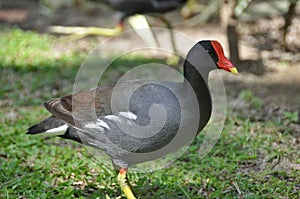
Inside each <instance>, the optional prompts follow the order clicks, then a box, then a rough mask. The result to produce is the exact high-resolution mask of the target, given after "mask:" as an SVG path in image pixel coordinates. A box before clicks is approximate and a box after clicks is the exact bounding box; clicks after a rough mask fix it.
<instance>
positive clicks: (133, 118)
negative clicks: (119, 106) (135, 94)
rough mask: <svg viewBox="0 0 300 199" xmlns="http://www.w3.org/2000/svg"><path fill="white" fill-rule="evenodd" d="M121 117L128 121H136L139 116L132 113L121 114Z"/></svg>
mask: <svg viewBox="0 0 300 199" xmlns="http://www.w3.org/2000/svg"><path fill="white" fill-rule="evenodd" d="M119 116H122V117H126V118H127V119H130V120H136V118H137V116H136V115H135V114H133V113H132V112H130V111H128V112H120V113H119Z"/></svg>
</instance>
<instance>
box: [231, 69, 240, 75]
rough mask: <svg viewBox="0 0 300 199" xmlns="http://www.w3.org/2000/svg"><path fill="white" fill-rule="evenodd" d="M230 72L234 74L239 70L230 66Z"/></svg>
mask: <svg viewBox="0 0 300 199" xmlns="http://www.w3.org/2000/svg"><path fill="white" fill-rule="evenodd" d="M230 72H231V73H233V74H235V75H237V74H239V72H238V70H237V69H236V67H234V68H231V69H230Z"/></svg>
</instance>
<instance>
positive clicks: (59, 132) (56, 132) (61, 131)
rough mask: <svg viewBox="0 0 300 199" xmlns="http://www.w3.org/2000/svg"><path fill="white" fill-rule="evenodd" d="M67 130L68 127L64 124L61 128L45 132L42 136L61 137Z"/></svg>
mask: <svg viewBox="0 0 300 199" xmlns="http://www.w3.org/2000/svg"><path fill="white" fill-rule="evenodd" d="M68 128H69V125H67V124H64V125H62V126H59V127H56V128H53V129H49V130H47V131H45V133H44V134H47V135H53V136H56V135H63V134H65V133H66V131H67V129H68Z"/></svg>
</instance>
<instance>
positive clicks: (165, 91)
mask: <svg viewBox="0 0 300 199" xmlns="http://www.w3.org/2000/svg"><path fill="white" fill-rule="evenodd" d="M214 69H223V70H225V71H229V72H231V73H233V74H238V71H237V69H236V68H235V67H234V66H233V64H232V63H231V62H230V61H229V60H228V59H227V58H226V57H225V55H224V53H223V48H222V46H221V45H220V43H219V42H218V41H210V40H204V41H200V42H198V43H196V44H195V45H194V46H193V47H192V49H190V51H189V52H188V54H187V56H186V58H185V62H184V80H183V81H182V82H172V81H157V80H156V81H150V80H149V81H148V80H127V81H124V82H121V83H120V84H119V85H104V86H100V87H97V88H94V89H91V90H88V91H82V92H78V93H75V94H73V95H69V96H66V97H62V98H56V99H51V100H49V101H47V102H46V103H45V104H44V105H45V107H46V109H47V110H48V111H49V112H50V113H51V114H52V116H50V117H48V118H46V119H45V120H43V121H42V122H40V123H38V124H36V125H34V126H32V127H30V128H29V129H28V131H27V134H38V133H43V132H44V133H45V134H49V135H51V134H53V135H58V136H60V137H62V138H65V139H71V140H74V141H76V142H79V143H82V144H84V145H88V146H91V147H94V148H97V149H100V150H103V151H104V152H105V153H107V154H108V155H109V156H110V157H111V159H112V162H113V164H114V165H115V166H117V167H118V168H119V173H118V178H117V179H118V183H119V184H120V186H121V189H122V191H123V192H124V193H125V195H126V197H127V198H128V199H134V198H135V196H134V194H133V192H132V191H131V188H130V185H129V183H128V180H127V169H128V167H129V166H132V165H135V164H138V163H142V162H146V161H150V160H154V159H157V158H161V157H162V156H164V155H166V154H168V153H171V152H173V151H174V146H176V147H175V148H176V149H175V150H177V149H179V148H180V147H183V146H184V145H186V144H188V143H190V141H191V140H192V139H193V138H194V137H195V136H196V135H197V133H199V132H200V131H201V130H202V129H203V128H204V127H205V126H206V124H207V122H208V120H209V119H210V117H211V112H212V100H211V95H210V91H209V87H208V85H207V80H208V75H209V72H210V71H212V70H214ZM117 87H118V88H117ZM130 89H131V90H134V92H133V94H132V95H131V96H130V99H129V106H128V107H127V108H124V107H122V103H123V101H124V99H125V98H126V96H125V95H127V93H126V92H125V93H123V92H124V91H126V90H130ZM115 93H117V94H118V95H119V98H118V99H117V101H115V102H114V101H113V96H114V94H115ZM174 93H176V95H174ZM122 95H124V96H122ZM193 95H194V96H195V100H194V99H192V98H193ZM113 103H114V104H113ZM157 104H158V105H161V106H163V107H164V110H165V112H164V113H162V112H159V111H158V112H155V111H156V109H155V108H153V105H157ZM113 105H114V106H113ZM93 111H94V113H95V114H91V112H93ZM194 112H197V113H199V114H198V115H197V114H195V113H194ZM151 119H152V120H153V121H151ZM162 119H164V121H165V122H164V124H163V127H162V128H160V129H159V130H158V131H156V132H158V133H155V134H154V135H153V134H151V133H152V131H153V129H154V131H155V130H157V129H155V128H156V127H157V126H155V125H154V126H152V127H153V129H151V128H150V129H149V128H148V129H147V128H140V127H147V125H148V127H149V126H151V125H149V124H152V122H157V121H161V120H162ZM193 120H196V125H194V126H195V127H196V128H194V129H192V130H191V128H189V127H190V124H191V121H193ZM122 126H125V127H126V128H127V130H125V131H124V128H122ZM141 129H144V130H145V131H144V132H141ZM126 131H127V132H126ZM190 131H193V132H190ZM179 132H180V133H183V134H182V137H181V138H180V139H179V142H175V143H173V146H171V147H169V148H168V146H169V144H170V143H172V142H173V138H174V137H175V136H177V134H178V133H179ZM191 133H192V134H191ZM150 134H151V135H150ZM188 136H190V138H188V139H186V140H184V139H185V137H188ZM177 140H178V139H177ZM156 152H157V153H156Z"/></svg>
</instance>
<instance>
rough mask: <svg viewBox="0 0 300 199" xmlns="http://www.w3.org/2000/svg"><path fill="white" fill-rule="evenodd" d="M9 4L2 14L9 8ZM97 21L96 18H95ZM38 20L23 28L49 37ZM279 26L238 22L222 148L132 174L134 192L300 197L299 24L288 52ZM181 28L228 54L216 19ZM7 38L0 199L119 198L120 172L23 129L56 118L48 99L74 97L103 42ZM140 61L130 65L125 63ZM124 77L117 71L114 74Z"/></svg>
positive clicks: (194, 149)
mask: <svg viewBox="0 0 300 199" xmlns="http://www.w3.org/2000/svg"><path fill="white" fill-rule="evenodd" d="M8 2H9V3H10V4H11V5H14V6H15V5H17V4H20V5H19V8H22V9H24V8H26V5H29V7H30V8H31V9H32V8H36V7H35V5H34V4H31V1H29V2H27V1H24V2H25V3H23V1H22V3H20V2H18V1H8ZM26 2H27V3H28V4H26ZM9 3H8V4H5V5H6V6H7V7H5V6H4V8H10V6H11V5H10V4H9ZM0 5H2V2H1V3H0ZM2 8H3V5H2ZM0 11H1V10H0ZM0 13H1V12H0ZM66 13H68V14H65V16H64V12H61V13H60V15H59V16H60V17H61V19H65V20H57V19H56V20H54V22H61V23H62V24H68V22H69V21H71V22H72V23H77V22H78V20H79V21H80V23H81V24H86V23H90V24H91V25H93V20H94V21H96V22H97V23H99V24H103V23H104V22H103V21H101V20H99V21H98V20H97V19H96V18H95V17H92V19H93V20H91V17H90V18H89V17H87V18H83V17H81V15H80V14H79V16H78V15H76V16H77V17H76V20H73V21H72V20H71V19H72V16H73V15H71V14H70V13H69V12H66ZM76 13H77V12H76ZM76 13H75V14H76ZM78 13H80V12H78ZM73 14H74V13H73ZM90 14H92V16H95V13H94V12H92V13H90ZM0 17H1V14H0ZM20 18H22V16H21V17H20ZM33 18H34V17H33ZM30 19H32V16H31V18H30ZM34 19H35V20H27V21H26V22H25V23H19V22H18V23H17V25H18V26H21V27H22V28H26V29H28V28H33V27H34V30H39V31H45V29H44V28H45V27H44V25H48V24H49V21H47V20H46V22H45V21H41V20H45V19H44V18H42V17H41V18H34ZM152 20H153V19H152ZM154 22H155V23H158V25H159V26H161V24H160V23H159V22H157V21H155V20H154ZM14 23H15V22H14ZM107 23H109V24H104V25H110V26H111V24H113V20H112V21H110V22H107ZM281 24H282V17H272V18H263V19H260V20H257V21H256V22H255V23H242V24H240V27H239V31H240V34H241V35H240V36H241V37H240V47H241V52H240V53H241V59H242V60H244V61H243V62H241V63H239V64H237V68H238V69H240V71H241V73H240V74H239V75H237V76H234V75H232V74H228V73H226V72H224V73H222V77H223V80H224V84H225V88H226V93H227V102H228V105H229V108H228V111H227V112H228V113H227V119H226V122H225V127H224V130H223V133H222V135H221V137H220V139H219V141H218V143H217V145H216V146H215V147H214V149H213V150H212V151H211V153H210V154H209V155H208V156H207V157H205V158H203V159H199V158H198V146H199V144H201V138H199V139H197V140H195V143H194V144H193V145H192V146H191V147H190V149H189V150H188V152H187V153H185V154H184V155H183V156H182V157H180V159H179V160H178V161H176V162H175V163H174V164H172V165H171V166H170V167H169V168H168V169H162V170H159V171H155V172H153V173H146V174H138V173H132V174H131V176H130V179H131V181H132V182H133V189H134V190H135V192H136V193H137V195H139V196H140V197H141V198H153V197H156V198H165V197H169V198H172V197H173V198H299V197H300V195H299V193H300V178H299V176H300V173H299V171H300V159H299V157H300V154H299V149H300V148H299V143H300V121H299V113H300V104H299V100H300V93H299V91H300V77H299V76H300V54H299V49H300V45H299V40H298V39H297V36H298V35H299V24H300V20H299V17H298V18H295V19H294V21H293V25H292V27H291V28H290V30H289V36H288V44H289V46H290V48H291V49H290V51H285V50H283V49H282V48H281V47H280V45H279V43H280V42H279V41H280V31H279V30H280V29H279V28H278V27H280V25H281ZM70 25H73V24H70ZM79 25H80V24H79ZM176 30H177V31H180V32H182V33H185V34H187V35H188V36H189V37H191V38H193V39H194V40H200V39H216V40H219V41H220V42H221V43H222V44H223V46H224V47H225V52H226V53H227V52H228V49H227V45H226V44H227V42H226V37H225V35H224V34H223V31H222V30H221V28H220V27H219V25H218V22H215V21H214V22H211V24H210V25H202V26H200V25H198V26H195V27H185V26H182V24H178V25H176ZM1 31H2V39H0V44H1V45H2V46H7V47H6V48H2V49H1V50H0V64H1V67H0V71H1V78H0V83H1V85H2V86H1V90H0V97H1V101H0V114H1V116H2V115H3V116H4V117H1V119H0V143H1V146H2V148H1V149H0V160H1V161H0V171H1V172H0V197H1V198H2V197H3V198H37V197H39V198H53V197H56V198H96V197H100V198H104V197H108V196H109V197H111V198H113V197H118V196H119V195H120V194H121V193H120V192H119V191H118V186H117V185H116V180H115V173H114V171H113V170H112V169H111V168H109V167H106V166H104V165H101V164H99V162H97V161H93V159H92V157H91V154H90V153H89V151H88V150H86V148H82V147H81V146H80V145H77V144H72V143H70V142H68V141H62V140H61V139H59V138H55V139H53V138H44V137H28V136H27V135H25V134H24V132H25V130H26V128H28V127H29V126H30V125H32V124H34V123H36V122H38V121H40V120H41V119H43V118H45V117H46V116H48V115H49V114H48V113H47V112H46V111H45V110H44V109H43V107H42V103H43V101H45V100H47V99H49V98H53V97H59V96H63V95H66V94H68V93H70V92H71V89H72V83H73V81H74V77H75V75H76V71H77V69H78V67H79V66H80V64H81V62H82V60H83V59H84V57H85V56H86V55H87V54H88V53H89V52H90V51H91V50H92V49H93V48H94V47H95V46H96V45H97V44H98V43H99V42H101V41H103V39H105V38H104V37H87V38H84V39H80V40H76V41H66V40H64V39H62V38H63V37H61V36H49V35H48V34H43V35H40V34H37V33H36V32H25V31H22V30H20V29H18V28H12V29H11V28H9V27H8V26H4V27H3V28H1ZM130 39H135V38H130ZM62 41H63V42H62ZM122 42H124V41H120V40H118V41H116V43H115V45H112V46H116V45H118V46H120V47H122V46H124V45H121V44H122ZM133 42H134V40H133ZM179 43H180V42H179ZM136 62H137V60H136V59H132V60H131V59H129V60H125V61H124V62H122V65H124V66H125V67H126V66H127V65H131V64H133V63H134V64H136ZM122 70H124V68H116V71H117V73H120V72H121V71H122Z"/></svg>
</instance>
